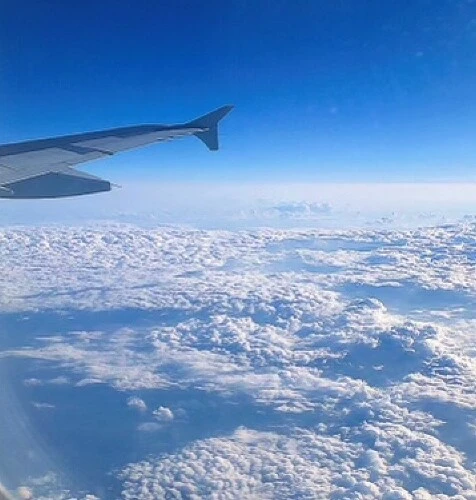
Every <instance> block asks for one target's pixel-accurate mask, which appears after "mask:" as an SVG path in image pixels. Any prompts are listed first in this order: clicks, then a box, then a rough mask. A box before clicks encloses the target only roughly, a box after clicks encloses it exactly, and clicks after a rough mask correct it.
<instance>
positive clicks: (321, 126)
mask: <svg viewBox="0 0 476 500" xmlns="http://www.w3.org/2000/svg"><path fill="white" fill-rule="evenodd" d="M475 54H476V3H473V2H471V1H458V0H400V1H391V0H383V1H382V0H375V1H374V0H371V1H370V0H369V1H364V0H340V1H338V0H335V1H334V0H332V1H330V0H325V1H320V0H308V1H303V0H274V1H263V0H227V1H225V0H220V1H217V0H209V1H202V2H199V1H194V0H188V1H185V0H173V1H170V0H168V1H161V0H158V1H148V2H146V1H141V0H134V1H128V0H120V1H119V0H115V1H111V0H101V1H93V0H86V1H82V2H69V1H64V0H61V1H60V0H50V1H45V0H31V1H22V0H19V1H15V2H14V1H12V0H5V1H4V2H2V5H1V6H0V93H1V94H0V95H1V106H0V119H1V128H0V142H13V141H17V140H23V139H28V138H36V137H42V136H49V135H58V134H66V133H71V132H81V131H85V130H94V129H101V128H106V127H114V126H120V125H125V124H136V123H143V122H148V123H150V122H158V123H168V122H180V121H185V120H188V119H191V118H193V117H194V116H196V115H200V114H202V113H204V112H206V111H208V110H210V109H212V108H214V107H217V106H220V105H222V104H228V103H232V104H235V105H236V109H235V111H234V112H233V115H230V117H229V118H228V119H227V121H226V123H224V126H223V137H222V146H223V149H222V151H221V152H220V153H218V154H211V153H208V152H207V151H206V150H205V148H204V147H203V146H202V145H201V144H200V143H199V142H198V141H194V140H192V139H188V140H185V141H178V142H176V143H171V144H167V145H161V146H154V147H152V148H149V149H146V150H141V151H137V152H133V153H128V154H125V155H123V156H118V157H116V158H113V159H110V160H106V161H104V162H102V163H101V162H97V163H92V164H90V165H88V167H87V168H88V169H89V170H91V171H94V172H95V173H99V174H102V175H104V173H105V172H108V176H109V177H110V178H111V177H114V176H113V175H111V172H110V170H111V169H113V168H114V169H115V170H116V171H117V173H116V175H118V176H120V177H122V178H123V177H124V176H126V175H127V173H128V172H132V171H133V170H137V169H140V170H141V171H142V172H144V173H145V172H146V173H147V175H150V176H152V175H154V176H156V177H158V178H162V179H163V178H167V179H184V178H186V179H197V180H210V179H219V180H226V179H233V180H236V179H240V180H251V181H261V180H284V181H288V180H298V181H306V180H361V181H368V180H375V181H377V180H434V179H437V180H441V179H453V180H460V181H466V180H474V179H476V96H475V89H476V55H475Z"/></svg>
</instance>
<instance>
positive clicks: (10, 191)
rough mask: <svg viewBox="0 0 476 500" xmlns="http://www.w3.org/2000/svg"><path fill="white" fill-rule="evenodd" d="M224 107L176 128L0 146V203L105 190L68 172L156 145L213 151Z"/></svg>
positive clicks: (138, 129)
mask: <svg viewBox="0 0 476 500" xmlns="http://www.w3.org/2000/svg"><path fill="white" fill-rule="evenodd" d="M231 109H232V107H231V106H225V107H223V108H220V109H217V110H216V111H214V112H212V113H209V114H208V115H205V116H203V117H201V118H198V119H197V120H194V121H192V122H189V123H186V124H182V125H172V126H165V125H140V126H135V127H123V128H116V129H111V130H104V131H99V132H87V133H84V134H76V135H68V136H62V137H55V138H51V139H40V140H35V141H27V142H21V143H16V144H5V145H1V146H0V198H56V197H60V196H76V195H80V194H90V193H96V192H101V191H109V190H110V189H111V184H110V183H109V182H108V181H105V180H103V179H100V178H98V177H95V176H93V175H90V174H87V173H84V172H79V171H77V170H74V169H73V168H72V167H74V166H76V165H79V164H81V163H85V162H88V161H92V160H97V159H100V158H104V157H107V156H111V155H114V154H116V153H120V152H122V151H127V150H129V149H134V148H139V147H142V146H146V145H148V144H153V143H156V142H164V141H170V140H174V139H178V138H181V137H186V136H190V135H195V136H197V137H198V138H199V139H200V140H202V141H203V142H204V143H205V144H206V145H207V147H208V148H209V149H211V150H216V149H218V129H217V125H218V121H219V120H221V119H222V118H223V117H224V116H225V115H226V114H228V113H229V112H230V111H231Z"/></svg>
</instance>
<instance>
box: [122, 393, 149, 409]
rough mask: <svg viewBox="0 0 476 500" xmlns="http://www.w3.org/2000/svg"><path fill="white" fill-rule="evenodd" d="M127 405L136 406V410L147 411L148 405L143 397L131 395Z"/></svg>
mask: <svg viewBox="0 0 476 500" xmlns="http://www.w3.org/2000/svg"><path fill="white" fill-rule="evenodd" d="M127 406H129V408H135V409H136V410H139V411H141V412H144V411H147V405H146V403H145V401H144V400H143V399H141V398H138V397H137V396H134V397H130V398H129V399H128V400H127Z"/></svg>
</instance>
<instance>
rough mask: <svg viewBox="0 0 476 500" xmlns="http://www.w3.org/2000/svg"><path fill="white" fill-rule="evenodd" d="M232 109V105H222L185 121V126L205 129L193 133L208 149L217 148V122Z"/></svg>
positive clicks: (213, 149)
mask: <svg viewBox="0 0 476 500" xmlns="http://www.w3.org/2000/svg"><path fill="white" fill-rule="evenodd" d="M232 109H233V106H223V107H222V108H219V109H217V110H215V111H212V112H211V113H208V114H207V115H204V116H201V117H200V118H197V119H196V120H193V121H191V122H190V123H187V126H188V127H196V128H203V129H206V130H204V131H202V132H195V134H193V135H195V136H196V137H198V138H199V139H200V140H201V141H202V142H204V143H205V145H206V146H207V148H208V149H210V150H211V151H216V150H217V149H218V122H219V121H220V120H221V119H222V118H224V117H225V116H226V115H227V114H228V113H229V112H230V111H231V110H232Z"/></svg>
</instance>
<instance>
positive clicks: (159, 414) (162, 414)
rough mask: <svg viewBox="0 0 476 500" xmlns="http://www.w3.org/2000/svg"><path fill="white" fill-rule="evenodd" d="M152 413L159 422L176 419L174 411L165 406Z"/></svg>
mask: <svg viewBox="0 0 476 500" xmlns="http://www.w3.org/2000/svg"><path fill="white" fill-rule="evenodd" d="M152 415H154V418H155V419H156V420H158V421H159V422H170V421H171V420H173V419H174V414H173V411H172V410H171V409H170V408H167V407H165V406H159V407H158V408H157V409H156V410H154V411H153V412H152Z"/></svg>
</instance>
